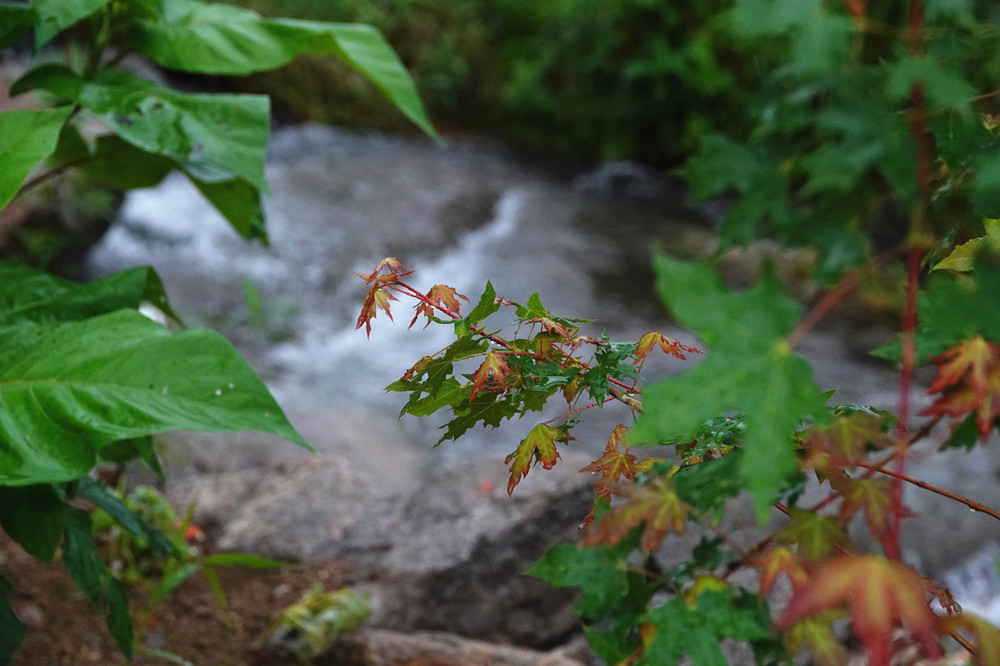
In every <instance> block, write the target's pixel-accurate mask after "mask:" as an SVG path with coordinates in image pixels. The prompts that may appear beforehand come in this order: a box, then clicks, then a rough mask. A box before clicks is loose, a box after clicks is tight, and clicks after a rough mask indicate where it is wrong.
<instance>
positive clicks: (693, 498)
mask: <svg viewBox="0 0 1000 666" xmlns="http://www.w3.org/2000/svg"><path fill="white" fill-rule="evenodd" d="M714 445H715V444H714V443H713V446H714ZM739 457H740V454H739V451H736V450H734V451H730V452H729V453H728V454H726V455H725V456H723V457H722V458H716V459H715V460H703V461H702V462H700V463H698V464H696V465H688V466H685V467H682V468H681V469H679V470H678V471H677V473H676V474H674V475H673V477H671V478H672V479H673V481H674V484H675V485H676V486H677V496H678V497H680V498H681V499H682V500H684V501H685V502H687V503H688V504H690V505H691V506H693V507H695V508H696V509H698V510H699V511H703V512H709V511H718V510H720V509H722V507H723V505H724V504H725V503H726V500H728V499H729V498H730V497H735V496H736V495H738V494H739V493H740V491H742V490H743V484H742V483H741V482H740V477H739V473H738V472H737V469H738V468H739V467H740V465H739Z"/></svg>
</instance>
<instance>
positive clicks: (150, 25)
mask: <svg viewBox="0 0 1000 666" xmlns="http://www.w3.org/2000/svg"><path fill="white" fill-rule="evenodd" d="M134 43H135V45H136V48H138V49H139V50H140V51H141V52H142V53H143V54H145V55H147V56H149V57H150V58H152V59H153V60H155V61H157V62H158V63H160V64H161V65H163V66H164V67H169V68H171V69H181V70H184V71H188V72H198V73H203V74H235V75H244V74H250V73H252V72H259V71H264V70H269V69H274V68H276V67H280V66H282V65H284V64H286V63H288V62H290V61H291V60H292V59H293V58H295V56H297V55H299V54H302V53H317V54H329V55H334V56H336V57H338V58H340V59H341V60H343V61H344V62H345V63H347V64H348V65H350V66H351V67H353V68H354V69H355V70H357V71H358V72H360V73H361V74H363V75H364V76H366V77H367V78H368V79H369V80H370V81H371V82H372V83H374V84H375V86H376V87H378V88H379V89H380V90H381V91H382V92H383V93H384V94H385V95H386V97H388V98H389V99H390V100H391V101H392V103H393V104H395V105H396V107H397V108H399V110H400V111H402V112H403V114H404V115H406V117H408V118H409V119H410V120H412V121H413V122H414V123H416V125H417V126H418V127H420V128H421V129H422V130H424V131H425V132H427V134H429V135H430V136H433V137H436V136H437V133H436V132H435V131H434V128H433V127H432V126H431V124H430V121H429V120H428V119H427V115H426V113H425V111H424V108H423V105H422V104H421V102H420V98H419V96H418V95H417V91H416V88H415V87H414V85H413V81H412V80H411V79H410V76H409V74H408V73H407V72H406V68H405V67H404V66H403V64H402V63H401V62H400V60H399V57H398V56H397V55H396V53H395V52H394V51H393V50H392V48H391V47H390V46H389V44H388V43H387V42H386V41H385V38H384V37H382V34H381V33H380V32H379V31H378V30H376V29H375V28H373V27H371V26H368V25H357V24H346V23H321V22H317V21H297V20H291V19H264V18H261V17H260V16H259V15H257V14H256V13H254V12H251V11H247V10H244V9H239V8H236V7H229V6H225V5H208V4H203V3H200V2H194V1H193V0H169V1H168V2H165V3H164V10H163V14H162V16H161V17H160V19H159V20H156V21H141V22H139V23H138V25H137V28H136V35H135V38H134Z"/></svg>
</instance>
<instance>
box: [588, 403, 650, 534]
mask: <svg viewBox="0 0 1000 666" xmlns="http://www.w3.org/2000/svg"><path fill="white" fill-rule="evenodd" d="M626 432H628V428H626V427H625V425H624V424H622V423H619V424H618V426H616V427H615V429H614V430H613V431H612V433H611V436H610V437H608V445H607V446H606V447H605V449H604V455H602V456H601V457H600V458H598V459H597V460H595V461H593V462H592V463H590V464H589V465H587V466H586V467H584V468H583V469H581V470H580V471H581V472H591V473H593V474H600V475H601V478H600V479H598V481H597V486H596V487H595V488H594V495H595V496H596V497H595V500H598V501H599V500H600V499H602V498H603V499H606V500H609V501H610V499H611V488H612V484H614V482H615V481H617V480H618V479H620V478H621V477H622V476H624V477H625V478H626V479H631V478H633V477H635V475H636V472H638V471H639V470H638V467H637V466H636V457H635V456H634V455H632V454H631V453H629V449H628V448H627V447H626V449H625V450H624V451H622V450H621V445H622V441H623V440H624V439H625V433H626ZM598 501H595V502H594V506H593V508H591V509H590V513H588V514H587V517H586V518H585V519H584V521H583V525H581V526H580V531H581V532H582V531H583V530H585V529H587V526H588V525H590V523H592V522H593V520H594V512H595V511H597V505H598Z"/></svg>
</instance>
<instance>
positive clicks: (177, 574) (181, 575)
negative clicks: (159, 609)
mask: <svg viewBox="0 0 1000 666" xmlns="http://www.w3.org/2000/svg"><path fill="white" fill-rule="evenodd" d="M199 571H201V564H199V563H196V562H192V563H189V564H185V565H184V566H182V567H180V568H179V569H177V570H175V571H172V572H170V573H169V574H168V575H166V576H164V577H163V579H162V580H161V581H160V584H159V585H157V586H156V589H155V590H153V596H152V598H151V599H150V603H151V604H153V605H154V606H155V605H156V604H158V603H160V602H161V601H163V600H164V599H166V598H167V597H168V596H169V595H170V593H171V592H173V591H174V590H176V589H177V587H178V586H179V585H180V584H181V583H183V582H184V581H186V580H187V579H188V578H190V577H191V576H192V575H193V574H196V573H198V572H199Z"/></svg>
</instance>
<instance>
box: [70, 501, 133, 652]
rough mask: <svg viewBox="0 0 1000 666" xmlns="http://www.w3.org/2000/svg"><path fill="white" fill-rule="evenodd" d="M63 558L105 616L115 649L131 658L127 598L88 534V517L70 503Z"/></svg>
mask: <svg viewBox="0 0 1000 666" xmlns="http://www.w3.org/2000/svg"><path fill="white" fill-rule="evenodd" d="M62 559H63V564H64V565H65V566H66V570H67V571H69V573H70V575H71V576H72V577H73V580H74V581H75V582H76V584H77V586H78V587H79V588H80V590H82V591H83V594H84V595H85V596H86V597H87V599H88V600H89V601H90V603H91V605H92V606H93V607H94V608H96V609H97V610H98V611H100V613H101V614H102V615H103V616H104V620H105V622H106V623H107V625H108V631H110V632H111V636H112V637H113V638H114V639H115V643H116V644H117V645H118V649H119V650H121V651H122V653H123V654H124V655H125V656H126V657H127V658H129V659H131V658H132V648H133V644H134V642H135V636H134V634H133V632H132V620H131V619H130V618H129V615H128V597H126V596H125V593H124V592H123V591H122V588H121V586H120V585H119V584H118V581H117V580H115V577H114V576H112V575H111V572H110V571H108V568H107V567H106V566H104V562H102V561H101V556H100V555H98V553H97V548H96V546H95V545H94V538H93V536H92V535H91V527H90V516H88V515H87V514H86V513H84V512H83V511H81V510H80V509H75V508H72V507H69V506H67V507H66V540H65V541H64V542H63V549H62Z"/></svg>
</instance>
